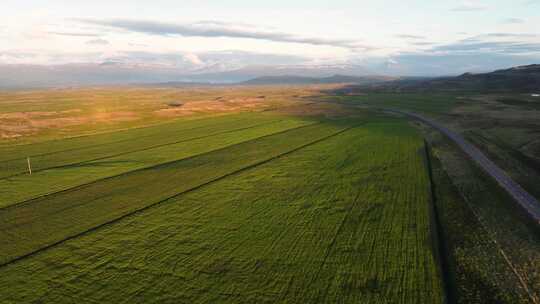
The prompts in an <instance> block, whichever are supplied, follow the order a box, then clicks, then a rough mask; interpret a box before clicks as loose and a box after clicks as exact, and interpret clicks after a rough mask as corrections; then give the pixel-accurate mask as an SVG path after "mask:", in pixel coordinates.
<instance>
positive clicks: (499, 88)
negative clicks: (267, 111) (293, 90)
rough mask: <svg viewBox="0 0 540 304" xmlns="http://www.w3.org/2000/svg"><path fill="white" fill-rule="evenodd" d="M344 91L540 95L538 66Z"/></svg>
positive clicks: (413, 80) (401, 81)
mask: <svg viewBox="0 0 540 304" xmlns="http://www.w3.org/2000/svg"><path fill="white" fill-rule="evenodd" d="M344 90H345V91H347V90H348V91H351V90H352V91H355V90H359V91H365V90H375V91H396V92H408V91H411V92H422V91H449V92H451V91H463V92H467V91H469V92H521V93H530V92H534V93H538V92H540V64H531V65H525V66H518V67H514V68H510V69H504V70H497V71H494V72H490V73H480V74H472V73H465V74H463V75H460V76H457V77H440V78H428V79H422V78H420V79H415V78H409V79H399V80H396V81H390V82H385V83H378V84H373V85H368V86H364V87H362V88H360V87H354V86H351V87H348V88H346V89H344Z"/></svg>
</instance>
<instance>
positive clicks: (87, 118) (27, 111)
mask: <svg viewBox="0 0 540 304" xmlns="http://www.w3.org/2000/svg"><path fill="white" fill-rule="evenodd" d="M329 88H331V86H320V85H319V86H249V87H248V86H228V87H189V88H157V87H156V88H149V87H96V88H76V89H50V90H36V91H6V92H0V144H12V143H26V142H31V141H36V140H46V139H53V138H60V137H65V136H76V135H81V134H89V133H96V132H106V131H111V130H118V129H125V128H132V127H140V126H146V125H152V124H157V123H161V122H166V121H170V120H173V119H194V118H199V117H201V116H211V115H223V114H227V113H236V112H242V111H279V112H283V113H289V114H292V115H323V114H325V115H332V114H339V112H340V110H339V109H338V108H339V106H331V105H330V106H329V105H319V104H313V103H312V102H310V101H309V98H308V97H309V96H313V95H318V94H320V91H321V90H325V89H329Z"/></svg>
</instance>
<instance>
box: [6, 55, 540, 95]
mask: <svg viewBox="0 0 540 304" xmlns="http://www.w3.org/2000/svg"><path fill="white" fill-rule="evenodd" d="M332 83H347V84H351V85H350V86H348V87H346V88H345V89H344V91H343V92H352V91H366V90H372V91H373V90H374V91H381V90H382V91H396V92H401V91H475V92H477V91H482V92H504V91H512V92H532V91H534V92H538V91H540V65H538V64H533V65H527V66H519V67H515V68H510V69H505V70H497V71H495V72H491V73H480V74H471V73H465V74H463V75H460V76H456V77H439V78H421V77H389V76H380V75H377V74H376V73H372V72H371V71H370V70H367V69H365V68H363V67H362V66H359V65H353V64H343V65H297V66H295V65H287V66H249V67H244V68H240V69H234V70H224V71H223V70H218V71H209V70H204V71H186V70H185V69H182V68H179V67H172V66H166V65H145V64H132V63H130V64H126V63H119V62H104V63H101V64H93V63H89V64H66V65H55V66H39V65H0V88H4V89H5V88H40V87H67V86H86V85H130V84H136V85H154V86H158V85H162V86H189V85H212V84H242V85H273V84H332Z"/></svg>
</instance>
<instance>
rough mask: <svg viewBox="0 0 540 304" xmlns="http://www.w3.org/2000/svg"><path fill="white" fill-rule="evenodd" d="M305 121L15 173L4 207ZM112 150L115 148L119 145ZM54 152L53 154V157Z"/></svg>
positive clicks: (4, 189) (6, 184)
mask: <svg viewBox="0 0 540 304" xmlns="http://www.w3.org/2000/svg"><path fill="white" fill-rule="evenodd" d="M303 125H306V122H303V121H298V120H295V119H283V120H279V121H273V122H272V123H266V124H263V125H255V126H251V127H247V128H242V129H240V130H228V131H224V132H221V133H219V134H213V135H207V136H203V137H202V138H193V139H189V140H185V141H181V142H179V143H172V144H166V145H160V146H157V147H153V148H144V149H139V150H138V151H133V152H129V153H128V152H125V151H124V152H122V153H120V155H117V156H112V157H107V158H103V159H99V160H94V161H83V162H80V163H77V164H71V165H64V166H60V167H56V168H50V169H47V170H43V171H39V172H34V173H33V174H32V175H28V174H25V175H18V176H14V177H11V178H9V179H4V180H2V182H0V193H2V196H1V197H0V208H1V207H6V206H9V205H13V204H16V203H19V202H23V201H26V200H29V199H32V198H35V197H39V196H43V195H46V194H51V193H55V192H58V191H62V190H66V189H69V188H72V187H76V186H80V185H83V184H86V183H89V182H93V181H96V180H98V179H102V178H107V177H111V176H114V175H118V174H123V173H126V172H129V171H132V170H136V169H141V168H145V167H151V166H155V165H158V164H160V163H163V162H170V161H175V160H179V159H183V158H186V157H192V156H194V155H197V154H201V153H207V152H209V151H212V150H217V149H222V148H224V147H227V146H231V145H234V144H238V143H241V142H244V141H248V140H253V139H255V138H258V137H261V136H266V135H269V134H273V133H278V132H283V131H285V130H288V129H293V128H298V127H301V126H303ZM177 136H178V137H182V136H183V135H182V132H181V131H178V135H177ZM120 148H121V147H118V150H116V151H117V153H118V152H121V151H123V150H120ZM110 150H111V151H115V148H111V149H110ZM54 156H55V155H50V157H54ZM80 157H81V158H82V159H87V158H88V156H87V155H80ZM54 161H57V162H60V161H65V159H64V160H62V159H61V160H54Z"/></svg>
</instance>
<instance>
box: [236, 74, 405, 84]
mask: <svg viewBox="0 0 540 304" xmlns="http://www.w3.org/2000/svg"><path fill="white" fill-rule="evenodd" d="M395 79H397V78H396V77H386V76H348V75H332V76H330V77H305V76H290V75H283V76H264V77H257V78H254V79H251V80H248V81H244V82H242V83H241V84H245V85H272V84H332V83H353V84H360V85H366V84H376V83H382V82H387V81H390V80H395Z"/></svg>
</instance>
